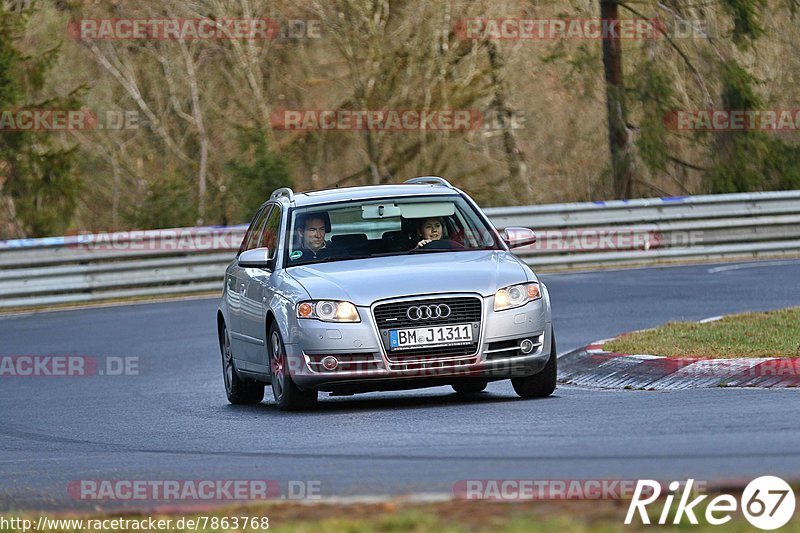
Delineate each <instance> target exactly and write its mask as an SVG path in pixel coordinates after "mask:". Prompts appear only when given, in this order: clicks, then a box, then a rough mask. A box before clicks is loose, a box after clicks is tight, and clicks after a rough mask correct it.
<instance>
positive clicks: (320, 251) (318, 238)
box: [289, 213, 337, 263]
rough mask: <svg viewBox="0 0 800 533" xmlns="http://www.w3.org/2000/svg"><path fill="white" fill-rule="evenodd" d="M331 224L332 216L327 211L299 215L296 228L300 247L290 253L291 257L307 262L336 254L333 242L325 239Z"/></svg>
mask: <svg viewBox="0 0 800 533" xmlns="http://www.w3.org/2000/svg"><path fill="white" fill-rule="evenodd" d="M330 224H331V223H330V218H329V217H328V214H327V213H310V214H308V215H300V216H298V217H297V221H296V225H295V228H296V231H297V236H298V238H299V241H300V247H299V248H296V249H295V250H294V251H292V253H290V254H289V259H291V261H292V262H295V263H299V262H303V263H305V262H307V261H314V260H317V259H326V258H328V257H333V256H334V255H336V252H337V249H336V248H335V247H334V246H333V244H331V243H330V242H328V241H326V240H325V234H326V233H327V232H328V231H330V227H331V225H330Z"/></svg>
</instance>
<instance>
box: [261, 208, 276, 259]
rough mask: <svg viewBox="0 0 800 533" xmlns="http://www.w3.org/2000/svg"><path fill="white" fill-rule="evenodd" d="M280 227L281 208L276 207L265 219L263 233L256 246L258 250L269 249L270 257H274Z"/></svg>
mask: <svg viewBox="0 0 800 533" xmlns="http://www.w3.org/2000/svg"><path fill="white" fill-rule="evenodd" d="M280 227H281V208H280V206H277V205H276V206H275V207H274V208H273V209H272V212H270V214H269V217H267V222H266V224H265V225H264V231H262V232H261V239H260V242H259V244H258V247H259V248H269V251H270V252H271V253H270V256H271V257H275V251H276V250H277V248H278V238H279V236H280V233H279V232H280Z"/></svg>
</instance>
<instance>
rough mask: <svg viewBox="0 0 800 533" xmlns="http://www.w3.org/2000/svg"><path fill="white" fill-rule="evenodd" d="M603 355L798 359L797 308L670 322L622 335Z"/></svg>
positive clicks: (799, 323) (799, 319)
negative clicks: (719, 318) (698, 321)
mask: <svg viewBox="0 0 800 533" xmlns="http://www.w3.org/2000/svg"><path fill="white" fill-rule="evenodd" d="M603 349H604V350H606V351H611V352H617V353H630V354H650V355H664V356H667V357H709V358H721V359H729V358H734V357H800V307H791V308H788V309H780V310H777V311H768V312H763V313H743V314H739V315H730V316H726V317H724V318H722V319H721V320H716V321H713V322H706V323H703V324H698V323H696V322H670V323H668V324H665V325H663V326H661V327H658V328H656V329H652V330H648V331H641V332H636V333H631V334H629V335H623V336H622V337H619V338H618V339H615V340H613V341H611V342H608V343H606V344H605V346H604V347H603Z"/></svg>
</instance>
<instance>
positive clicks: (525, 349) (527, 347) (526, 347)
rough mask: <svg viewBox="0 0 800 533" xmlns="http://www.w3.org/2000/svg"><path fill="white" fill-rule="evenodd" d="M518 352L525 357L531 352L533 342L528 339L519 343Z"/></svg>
mask: <svg viewBox="0 0 800 533" xmlns="http://www.w3.org/2000/svg"><path fill="white" fill-rule="evenodd" d="M519 351H520V352H522V353H524V354H525V355H527V354H529V353H531V352H532V351H533V342H531V340H530V339H525V340H524V341H522V342H521V343H519Z"/></svg>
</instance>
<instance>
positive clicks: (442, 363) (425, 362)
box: [389, 357, 476, 371]
mask: <svg viewBox="0 0 800 533" xmlns="http://www.w3.org/2000/svg"><path fill="white" fill-rule="evenodd" d="M475 362H476V361H475V358H474V357H462V358H460V359H446V360H442V359H438V358H435V357H432V358H428V357H425V358H420V357H417V360H416V361H413V362H412V361H408V362H402V363H401V362H398V363H394V362H392V363H389V369H390V370H395V371H398V370H436V369H443V368H447V369H451V368H456V369H458V368H459V367H464V366H467V365H471V364H473V363H475Z"/></svg>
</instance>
